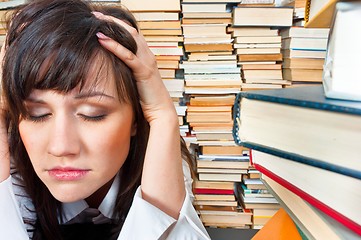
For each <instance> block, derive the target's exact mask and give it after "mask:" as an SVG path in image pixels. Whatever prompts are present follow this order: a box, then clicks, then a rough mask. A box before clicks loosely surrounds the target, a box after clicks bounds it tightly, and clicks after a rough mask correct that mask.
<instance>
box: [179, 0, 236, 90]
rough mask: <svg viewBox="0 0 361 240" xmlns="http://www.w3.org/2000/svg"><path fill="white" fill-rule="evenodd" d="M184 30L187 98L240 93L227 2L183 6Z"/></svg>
mask: <svg viewBox="0 0 361 240" xmlns="http://www.w3.org/2000/svg"><path fill="white" fill-rule="evenodd" d="M182 14H183V18H182V28H183V35H184V49H185V52H186V55H187V60H186V61H183V63H182V64H181V68H182V69H184V78H185V93H186V94H229V93H237V92H238V91H240V85H241V78H240V69H239V68H238V67H237V61H236V56H235V55H233V53H232V51H233V47H232V39H231V35H230V34H229V33H227V32H226V29H227V26H228V25H229V24H230V23H231V19H232V16H231V12H230V10H229V4H228V1H227V2H225V1H217V2H216V3H214V1H212V0H210V1H195V0H193V1H190V0H186V1H183V2H182Z"/></svg>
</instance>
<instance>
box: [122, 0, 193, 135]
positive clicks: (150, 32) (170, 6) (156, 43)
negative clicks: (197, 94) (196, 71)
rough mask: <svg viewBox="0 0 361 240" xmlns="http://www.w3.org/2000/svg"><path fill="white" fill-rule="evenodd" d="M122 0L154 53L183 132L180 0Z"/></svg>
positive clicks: (182, 53) (183, 108)
mask: <svg viewBox="0 0 361 240" xmlns="http://www.w3.org/2000/svg"><path fill="white" fill-rule="evenodd" d="M121 3H122V4H123V5H124V6H126V7H127V8H128V9H129V10H130V11H132V12H133V14H134V16H135V18H136V19H137V20H138V26H139V28H140V31H141V32H142V34H143V36H144V37H145V40H146V41H147V44H148V46H149V48H150V50H151V51H152V52H153V53H154V55H155V56H156V60H157V65H158V68H159V71H160V74H161V77H162V79H163V82H164V84H165V86H166V88H167V89H168V91H169V93H170V96H171V97H172V99H173V102H174V104H175V107H176V109H177V113H178V116H179V125H180V131H181V134H182V135H185V132H187V131H188V126H187V125H186V124H185V123H184V116H185V109H186V106H184V105H182V104H181V103H182V102H183V101H182V98H183V93H184V79H183V76H182V74H179V62H180V60H181V59H182V58H183V55H184V51H183V35H182V29H181V23H180V11H181V5H180V1H179V0H169V1H161V0H157V1H146V0H141V1H132V0H122V1H121Z"/></svg>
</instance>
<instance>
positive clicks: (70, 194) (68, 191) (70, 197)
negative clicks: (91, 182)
mask: <svg viewBox="0 0 361 240" xmlns="http://www.w3.org/2000/svg"><path fill="white" fill-rule="evenodd" d="M48 189H49V191H50V193H51V195H53V197H54V198H55V199H56V200H58V201H59V202H62V203H70V202H76V201H79V200H83V199H86V198H87V197H89V196H90V195H91V194H92V193H93V192H89V191H86V192H84V187H81V188H79V187H69V186H67V187H65V188H64V187H61V188H59V187H57V188H48Z"/></svg>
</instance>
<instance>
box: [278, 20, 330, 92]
mask: <svg viewBox="0 0 361 240" xmlns="http://www.w3.org/2000/svg"><path fill="white" fill-rule="evenodd" d="M328 35H329V28H303V27H291V28H288V29H283V30H281V36H282V50H283V78H284V79H286V80H290V81H292V85H293V86H294V85H302V84H309V83H318V84H320V83H321V82H322V73H323V64H324V61H325V57H326V49H327V41H328Z"/></svg>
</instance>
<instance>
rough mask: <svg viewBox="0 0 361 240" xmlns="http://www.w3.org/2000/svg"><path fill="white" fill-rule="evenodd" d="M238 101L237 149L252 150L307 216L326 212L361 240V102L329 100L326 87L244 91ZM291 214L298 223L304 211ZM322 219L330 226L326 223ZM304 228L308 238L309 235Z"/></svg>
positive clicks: (257, 162)
mask: <svg viewBox="0 0 361 240" xmlns="http://www.w3.org/2000/svg"><path fill="white" fill-rule="evenodd" d="M238 96H239V98H238V100H239V101H238V100H237V102H239V104H240V105H241V106H242V107H241V108H239V105H238V106H236V108H235V109H236V113H235V114H236V116H237V119H238V120H237V121H236V122H237V124H236V127H235V132H234V133H235V135H236V140H237V143H238V144H241V145H243V146H245V147H248V148H251V149H252V151H251V156H252V157H251V162H252V163H253V164H254V165H255V167H256V168H257V169H258V170H259V171H260V172H262V174H263V175H265V176H266V177H268V178H269V179H271V180H272V181H274V182H277V183H278V185H281V186H282V188H284V189H287V190H288V191H290V192H292V193H293V194H295V195H297V196H298V197H299V198H301V199H303V200H304V201H305V202H307V203H308V204H310V205H312V206H313V207H312V208H309V209H308V211H310V212H314V214H315V215H319V214H318V213H317V212H318V211H319V212H323V214H325V215H327V216H328V217H327V218H332V219H333V220H334V221H336V222H338V225H342V226H344V228H345V229H346V230H345V231H346V234H347V235H359V236H358V238H359V237H360V236H361V205H360V204H359V202H360V201H361V195H360V194H359V193H360V191H361V164H360V161H359V160H360V158H361V143H360V141H359V138H360V136H361V117H360V116H361V103H360V102H355V101H345V100H332V99H327V98H325V95H324V91H323V87H322V86H306V87H298V88H285V89H279V90H268V91H253V92H241V93H240V94H239V95H238ZM255 116H257V117H255ZM345 123H346V124H345ZM345 159H346V160H345ZM266 182H267V183H269V181H268V180H266ZM269 185H271V184H269ZM271 188H275V187H272V186H271ZM275 192H277V190H275ZM281 200H282V201H284V200H283V199H281ZM282 201H281V202H282ZM301 202H302V201H301ZM288 205H289V204H288ZM313 208H314V209H317V211H314V210H313ZM296 210H297V206H296ZM292 213H293V215H296V217H297V218H299V217H300V214H301V213H302V211H298V212H297V211H292ZM290 215H291V214H290ZM319 220H320V221H324V223H323V225H324V226H327V225H329V224H328V223H327V222H328V220H327V219H326V218H323V217H322V218H319ZM304 221H311V220H310V219H308V220H304ZM303 225H304V226H312V225H313V224H312V222H304V223H303ZM306 228H307V229H308V230H309V231H305V232H306V233H307V232H310V231H311V229H310V227H306ZM330 228H331V230H332V228H333V226H332V227H330ZM338 229H339V228H338ZM338 229H337V230H338ZM310 238H311V239H312V238H313V237H312V236H310ZM340 238H341V239H353V238H347V237H346V238H345V237H340ZM320 239H330V238H320ZM354 239H357V238H354Z"/></svg>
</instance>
